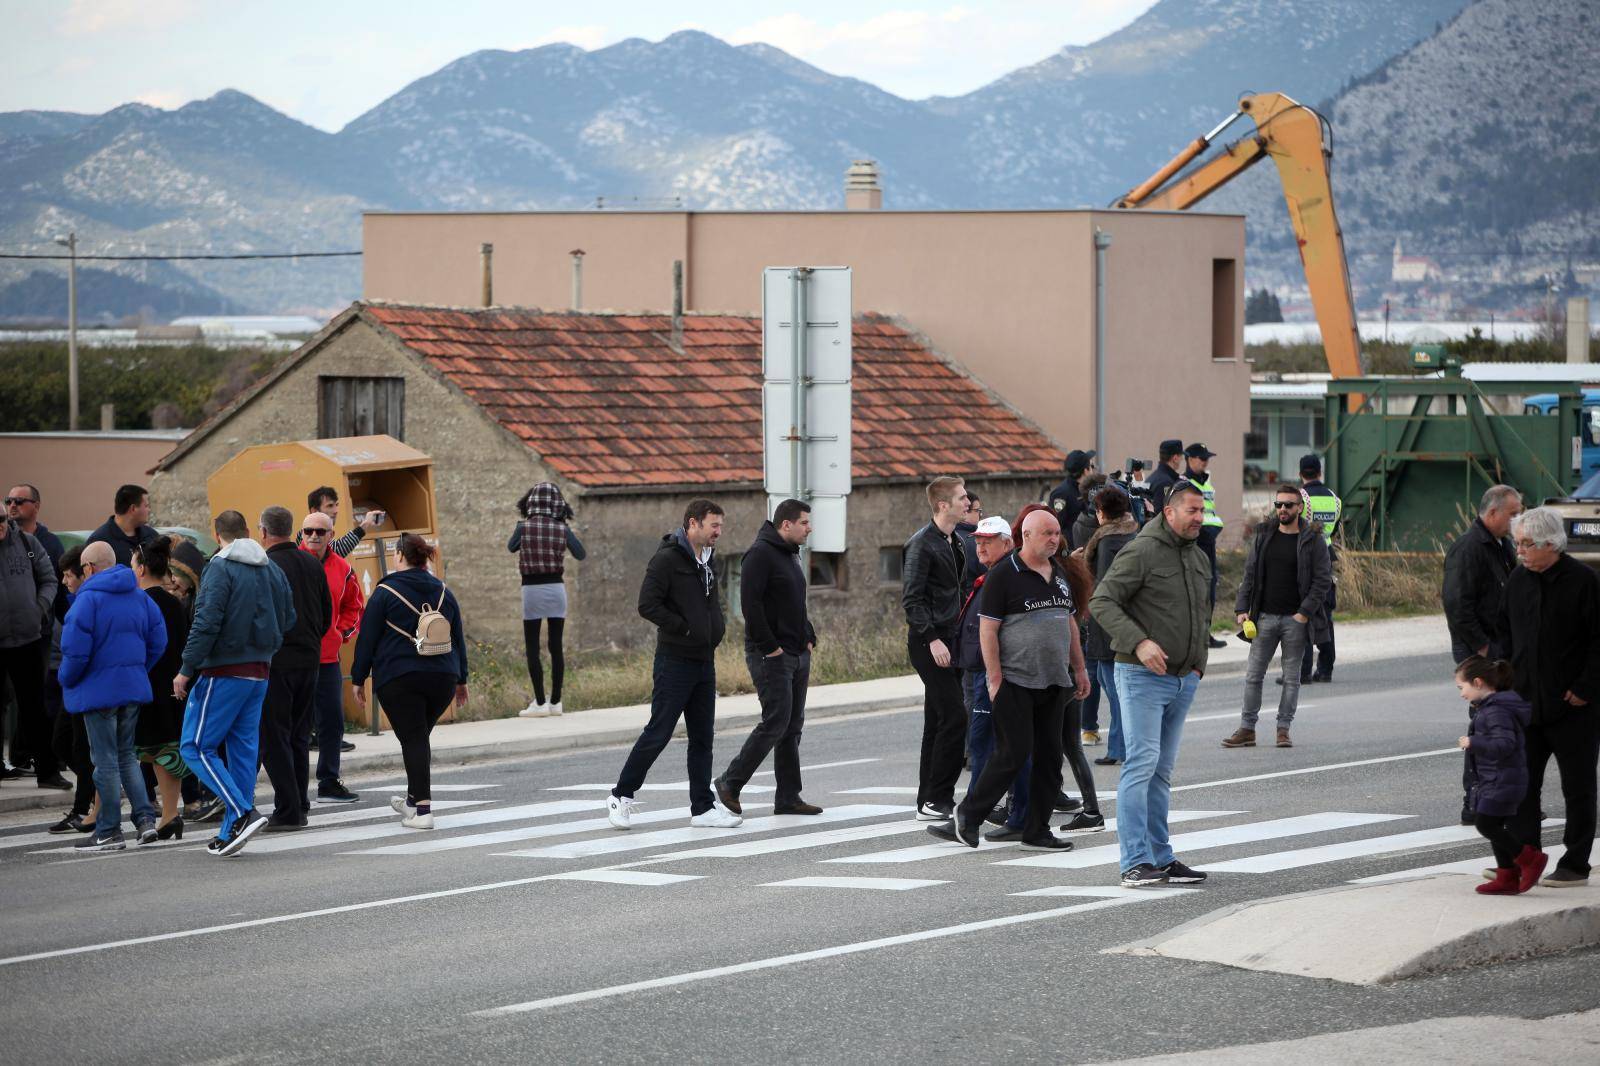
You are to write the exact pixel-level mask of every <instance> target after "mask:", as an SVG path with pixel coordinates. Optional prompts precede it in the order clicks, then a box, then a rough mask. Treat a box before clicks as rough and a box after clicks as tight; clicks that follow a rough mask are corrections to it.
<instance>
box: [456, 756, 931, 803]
mask: <svg viewBox="0 0 1600 1066" xmlns="http://www.w3.org/2000/svg"><path fill="white" fill-rule="evenodd" d="M879 761H880V760H878V759H845V760H843V761H841V762H819V763H817V765H815V766H802V767H800V772H801V773H802V774H807V773H810V772H811V771H813V770H832V769H834V768H835V767H839V766H860V765H862V764H863V763H869V762H879ZM776 773H777V771H776V770H757V771H756V772H755V773H754V774H753V775H751V776H753V777H772V776H773V775H774V774H776ZM438 787H439V786H438V785H435V786H434V788H435V789H437V788H438ZM616 787H617V786H616V783H615V782H608V783H606V784H601V785H555V786H552V787H549V788H546V789H545V791H546V792H610V791H611V790H612V789H613V788H616ZM688 790H689V782H687V781H668V782H665V783H662V784H656V785H652V784H644V785H640V786H639V791H640V792H687V791H688ZM771 791H773V786H772V785H749V784H747V785H745V786H744V787H743V788H741V789H740V790H739V794H740V795H741V796H742V795H744V794H746V793H748V792H771ZM911 791H912V792H913V793H915V792H916V789H912V790H911Z"/></svg>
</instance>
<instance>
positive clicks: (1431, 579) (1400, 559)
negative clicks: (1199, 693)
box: [1212, 551, 1444, 630]
mask: <svg viewBox="0 0 1600 1066" xmlns="http://www.w3.org/2000/svg"><path fill="white" fill-rule="evenodd" d="M1244 557H1245V553H1244V552H1243V551H1231V552H1218V553H1217V565H1218V567H1219V569H1220V570H1221V572H1222V574H1221V579H1220V580H1219V581H1218V583H1217V612H1216V615H1215V617H1214V618H1213V620H1212V627H1213V628H1214V629H1218V630H1222V629H1229V630H1231V629H1232V628H1233V627H1234V622H1233V604H1234V596H1235V594H1236V593H1237V592H1238V589H1239V582H1240V580H1241V579H1242V578H1243V576H1244ZM1443 586H1444V552H1442V551H1437V552H1358V551H1341V552H1340V553H1339V609H1338V612H1337V614H1336V617H1337V618H1340V619H1343V620H1345V621H1351V622H1353V621H1357V620H1359V619H1362V618H1396V617H1402V616H1405V615H1415V614H1434V613H1437V612H1438V611H1440V610H1442V607H1441V606H1440V601H1439V590H1440V589H1441V588H1442V587H1443Z"/></svg>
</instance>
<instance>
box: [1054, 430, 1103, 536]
mask: <svg viewBox="0 0 1600 1066" xmlns="http://www.w3.org/2000/svg"><path fill="white" fill-rule="evenodd" d="M1096 454H1097V453H1095V452H1092V451H1089V452H1086V451H1082V450H1079V449H1077V448H1074V449H1073V450H1072V451H1070V452H1068V453H1067V463H1066V473H1067V476H1066V477H1065V478H1063V479H1062V481H1061V484H1059V485H1057V486H1056V487H1055V488H1053V489H1051V490H1050V495H1049V496H1048V497H1047V498H1046V499H1045V503H1046V504H1048V505H1049V507H1050V509H1051V510H1052V511H1054V512H1055V513H1056V521H1058V522H1060V523H1061V532H1062V534H1063V536H1064V537H1070V532H1069V531H1070V530H1071V529H1072V524H1073V523H1074V522H1076V521H1077V520H1078V516H1079V515H1081V514H1082V513H1083V508H1084V499H1083V482H1084V480H1085V479H1086V478H1088V477H1089V476H1090V475H1092V474H1093V473H1094V472H1095V465H1094V460H1095V456H1096Z"/></svg>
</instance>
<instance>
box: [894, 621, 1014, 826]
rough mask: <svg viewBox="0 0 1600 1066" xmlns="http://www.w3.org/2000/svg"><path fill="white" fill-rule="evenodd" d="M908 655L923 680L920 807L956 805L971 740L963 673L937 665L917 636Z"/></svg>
mask: <svg viewBox="0 0 1600 1066" xmlns="http://www.w3.org/2000/svg"><path fill="white" fill-rule="evenodd" d="M947 643H948V642H947ZM906 653H907V655H908V656H909V657H910V659H911V668H912V669H913V670H915V671H916V672H917V676H918V677H920V678H922V756H921V758H920V759H919V761H918V763H917V806H918V807H919V808H920V807H921V806H922V805H923V804H924V803H934V804H940V805H945V806H948V805H949V804H951V803H953V802H954V801H955V795H956V782H957V781H958V780H960V779H961V755H962V752H963V750H964V749H965V746H966V739H967V712H966V709H965V708H964V707H963V706H962V701H961V671H960V670H959V669H957V668H956V666H955V665H954V664H953V663H952V665H950V666H938V665H935V663H934V661H933V653H932V652H931V651H929V650H928V646H927V645H926V644H923V643H922V641H920V640H918V639H917V638H916V637H915V636H913V637H911V638H910V639H909V640H908V641H907V643H906ZM1002 791H1004V790H1003V789H1002ZM984 813H985V814H987V813H988V811H987V810H985V812H984Z"/></svg>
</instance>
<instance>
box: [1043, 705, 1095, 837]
mask: <svg viewBox="0 0 1600 1066" xmlns="http://www.w3.org/2000/svg"><path fill="white" fill-rule="evenodd" d="M1082 713H1083V703H1082V701H1080V700H1076V699H1069V700H1067V706H1066V709H1065V710H1064V711H1063V712H1062V714H1061V747H1062V750H1063V751H1064V752H1065V753H1066V761H1067V766H1068V767H1069V768H1070V769H1071V770H1072V779H1073V780H1074V781H1076V782H1078V791H1079V792H1082V793H1083V812H1084V813H1085V814H1099V813H1100V797H1099V796H1098V795H1097V794H1096V793H1095V789H1094V767H1092V766H1090V765H1089V758H1088V756H1086V755H1084V753H1083V727H1082V724H1081V721H1080V718H1079V716H1080V715H1081V714H1082ZM1052 802H1054V801H1052Z"/></svg>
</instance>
